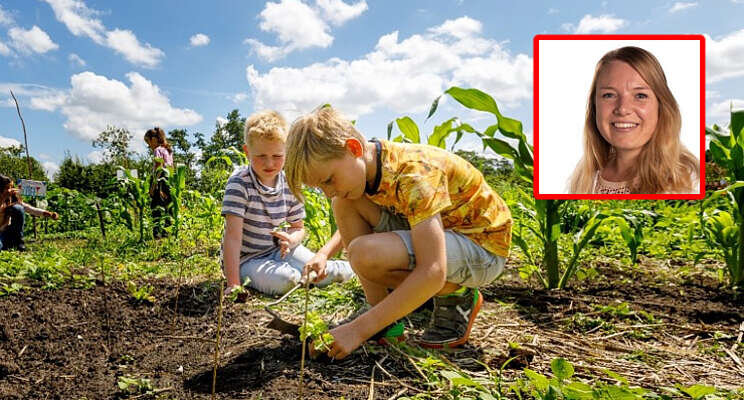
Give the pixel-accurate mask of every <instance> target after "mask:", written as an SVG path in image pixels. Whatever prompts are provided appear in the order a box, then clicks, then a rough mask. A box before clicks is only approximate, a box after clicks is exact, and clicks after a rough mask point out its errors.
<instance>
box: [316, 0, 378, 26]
mask: <svg viewBox="0 0 744 400" xmlns="http://www.w3.org/2000/svg"><path fill="white" fill-rule="evenodd" d="M316 4H317V5H318V8H320V11H321V14H322V16H323V18H324V19H325V20H326V21H329V22H330V23H331V24H333V25H335V26H340V25H343V24H344V23H345V22H346V21H348V20H351V19H354V18H356V17H358V16H360V15H362V13H363V12H365V11H367V2H366V1H365V0H361V1H359V2H357V3H354V4H346V3H344V2H343V1H342V0H316Z"/></svg>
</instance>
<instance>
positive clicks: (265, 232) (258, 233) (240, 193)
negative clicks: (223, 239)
mask: <svg viewBox="0 0 744 400" xmlns="http://www.w3.org/2000/svg"><path fill="white" fill-rule="evenodd" d="M228 214H229V215H235V216H238V217H240V218H243V245H242V246H241V250H240V263H241V264H242V263H243V262H245V261H246V260H248V259H250V258H252V257H255V256H257V255H261V254H264V253H267V252H270V251H272V250H274V249H275V248H276V245H275V244H274V240H273V236H271V231H272V230H273V229H274V228H276V227H277V226H279V225H280V224H281V223H282V222H285V221H286V222H288V223H290V224H291V223H295V222H297V221H300V220H302V219H304V218H305V207H304V206H303V205H302V203H300V202H299V201H298V200H297V199H296V198H295V197H294V195H292V192H291V191H290V190H289V187H288V186H287V182H286V178H285V176H284V171H282V172H280V173H279V176H278V179H277V183H276V187H273V188H272V187H268V186H265V185H263V184H262V183H261V182H259V181H258V178H256V176H255V174H254V172H253V169H252V168H251V167H250V166H246V167H242V168H240V169H238V170H237V171H235V172H234V173H233V174H232V175H231V176H230V178H229V179H228V180H227V186H226V187H225V197H224V198H223V199H222V215H228Z"/></svg>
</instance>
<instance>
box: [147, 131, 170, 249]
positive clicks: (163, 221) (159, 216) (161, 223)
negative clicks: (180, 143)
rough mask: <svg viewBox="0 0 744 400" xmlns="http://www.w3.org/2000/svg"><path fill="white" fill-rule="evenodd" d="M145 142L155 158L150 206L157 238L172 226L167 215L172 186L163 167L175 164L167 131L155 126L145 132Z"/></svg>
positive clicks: (154, 234)
mask: <svg viewBox="0 0 744 400" xmlns="http://www.w3.org/2000/svg"><path fill="white" fill-rule="evenodd" d="M145 143H147V146H148V147H149V148H150V150H152V151H153V157H154V159H155V161H154V163H153V167H152V183H151V184H150V198H151V200H150V208H151V209H152V220H153V228H152V235H153V236H154V237H155V238H156V239H157V238H161V237H163V236H165V235H166V233H167V232H166V230H165V228H166V227H168V226H170V223H171V220H170V218H167V217H164V216H166V215H167V214H168V213H167V210H168V207H169V206H170V204H171V195H170V188H169V187H168V184H167V183H166V182H162V181H161V178H162V179H165V176H164V175H163V172H162V170H161V167H166V168H167V167H172V166H173V149H172V148H171V146H170V144H168V140H167V139H166V138H165V132H164V131H163V130H162V129H160V128H159V127H157V126H156V127H154V128H152V129H149V130H148V131H147V132H145Z"/></svg>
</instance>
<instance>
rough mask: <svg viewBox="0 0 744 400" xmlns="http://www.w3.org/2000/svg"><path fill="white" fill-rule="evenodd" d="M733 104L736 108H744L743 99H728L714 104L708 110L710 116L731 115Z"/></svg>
mask: <svg viewBox="0 0 744 400" xmlns="http://www.w3.org/2000/svg"><path fill="white" fill-rule="evenodd" d="M732 105H733V108H734V110H743V109H744V100H743V99H728V100H725V101H721V102H719V103H716V104H713V105H712V106H710V107H708V109H707V110H706V112H707V114H708V116H710V117H726V118H728V117H729V116H730V115H731V107H732Z"/></svg>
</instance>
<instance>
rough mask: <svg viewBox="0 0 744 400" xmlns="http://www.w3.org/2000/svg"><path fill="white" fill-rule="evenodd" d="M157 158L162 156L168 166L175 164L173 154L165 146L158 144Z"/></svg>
mask: <svg viewBox="0 0 744 400" xmlns="http://www.w3.org/2000/svg"><path fill="white" fill-rule="evenodd" d="M155 158H162V159H163V161H164V162H165V166H166V167H172V166H173V155H172V154H171V153H170V152H168V149H166V148H165V147H163V146H158V147H157V148H156V149H155Z"/></svg>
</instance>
